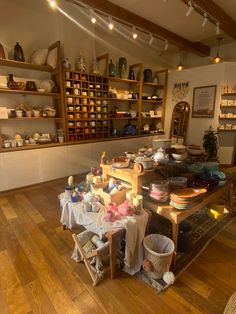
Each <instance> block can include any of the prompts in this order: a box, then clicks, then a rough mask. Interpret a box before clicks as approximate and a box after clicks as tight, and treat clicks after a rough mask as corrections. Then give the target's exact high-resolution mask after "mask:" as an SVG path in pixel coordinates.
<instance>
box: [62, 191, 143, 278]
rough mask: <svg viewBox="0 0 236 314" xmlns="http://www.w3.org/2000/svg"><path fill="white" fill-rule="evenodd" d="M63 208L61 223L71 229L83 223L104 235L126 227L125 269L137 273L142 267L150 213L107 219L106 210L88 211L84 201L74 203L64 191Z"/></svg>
mask: <svg viewBox="0 0 236 314" xmlns="http://www.w3.org/2000/svg"><path fill="white" fill-rule="evenodd" d="M59 199H60V204H61V208H62V213H61V223H62V224H63V225H66V226H67V227H68V228H69V229H71V228H73V226H75V225H76V224H78V225H83V226H84V227H85V228H86V229H87V230H89V231H92V232H94V233H96V234H98V235H99V236H100V237H102V236H103V235H104V234H105V233H106V232H107V231H109V230H115V229H122V228H125V229H126V247H125V261H124V262H125V266H124V271H126V272H127V273H129V274H130V275H133V274H135V273H136V272H138V271H139V270H140V268H141V264H142V261H143V245H142V242H143V238H144V235H145V230H146V225H147V221H148V214H147V213H146V212H145V211H144V210H143V211H142V213H141V214H140V215H134V216H129V217H122V218H121V219H120V220H116V221H115V222H107V221H105V219H104V217H105V214H106V213H105V210H100V211H99V213H93V212H87V211H85V209H84V203H83V201H82V202H78V203H72V202H71V201H70V199H68V198H66V197H65V195H64V193H62V194H61V195H60V196H59Z"/></svg>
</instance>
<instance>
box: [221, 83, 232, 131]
mask: <svg viewBox="0 0 236 314" xmlns="http://www.w3.org/2000/svg"><path fill="white" fill-rule="evenodd" d="M220 109H221V112H220V115H219V126H218V131H221V132H236V88H235V87H231V86H228V85H227V86H222V95H221V105H220Z"/></svg>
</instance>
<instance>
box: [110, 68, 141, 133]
mask: <svg viewBox="0 0 236 314" xmlns="http://www.w3.org/2000/svg"><path fill="white" fill-rule="evenodd" d="M138 73H142V64H141V63H139V64H134V65H130V66H129V69H127V70H125V71H123V73H121V72H120V73H117V75H118V76H120V77H116V76H113V77H109V100H110V126H111V129H110V134H111V137H120V136H135V135H139V134H140V127H141V116H140V111H141V101H140V99H141V98H140V95H141V93H142V89H141V81H139V80H137V77H138ZM114 75H115V74H114ZM127 77H128V78H127Z"/></svg>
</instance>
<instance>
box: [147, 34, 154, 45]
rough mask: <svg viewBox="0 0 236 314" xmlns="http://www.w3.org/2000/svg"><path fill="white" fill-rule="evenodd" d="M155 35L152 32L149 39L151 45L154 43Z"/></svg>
mask: <svg viewBox="0 0 236 314" xmlns="http://www.w3.org/2000/svg"><path fill="white" fill-rule="evenodd" d="M153 40H154V37H153V35H152V34H150V39H149V42H148V43H149V45H151V44H152V43H153Z"/></svg>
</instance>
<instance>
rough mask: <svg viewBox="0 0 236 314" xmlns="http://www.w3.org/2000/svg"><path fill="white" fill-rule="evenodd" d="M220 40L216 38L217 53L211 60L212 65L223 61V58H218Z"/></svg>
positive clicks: (220, 38)
mask: <svg viewBox="0 0 236 314" xmlns="http://www.w3.org/2000/svg"><path fill="white" fill-rule="evenodd" d="M222 39H223V38H222V37H218V38H217V42H218V43H217V52H216V56H215V58H214V59H213V63H220V62H222V61H223V58H221V57H220V42H221V40H222Z"/></svg>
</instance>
